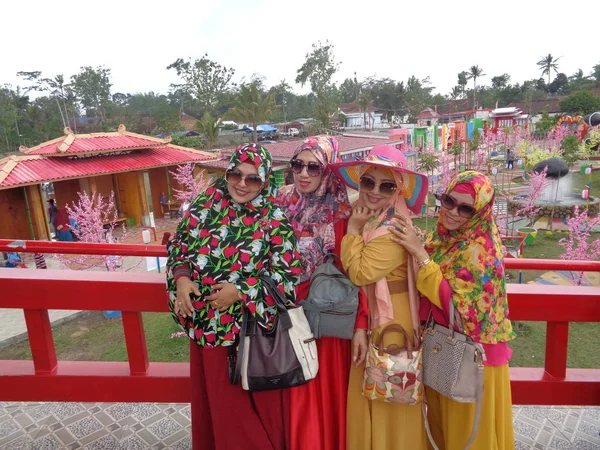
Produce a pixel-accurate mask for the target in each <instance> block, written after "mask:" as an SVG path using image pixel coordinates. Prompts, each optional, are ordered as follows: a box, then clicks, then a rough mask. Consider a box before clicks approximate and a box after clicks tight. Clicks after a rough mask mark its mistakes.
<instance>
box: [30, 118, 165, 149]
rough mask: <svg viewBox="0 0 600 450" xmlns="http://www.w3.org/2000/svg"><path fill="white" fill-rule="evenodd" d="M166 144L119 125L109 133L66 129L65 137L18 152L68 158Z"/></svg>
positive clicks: (163, 141)
mask: <svg viewBox="0 0 600 450" xmlns="http://www.w3.org/2000/svg"><path fill="white" fill-rule="evenodd" d="M168 142H170V139H157V138H154V137H150V136H144V135H141V134H136V133H131V132H128V131H126V129H125V127H124V126H123V125H120V126H119V131H116V132H110V133H91V134H74V133H73V132H72V131H71V129H70V128H66V129H65V136H61V137H59V138H57V139H53V140H51V141H48V142H43V143H41V144H39V145H36V146H35V147H32V148H26V147H21V149H20V150H21V152H23V153H25V154H26V155H47V156H69V155H74V154H86V153H102V152H114V151H122V150H133V149H142V148H152V147H161V146H164V145H165V144H167V143H168Z"/></svg>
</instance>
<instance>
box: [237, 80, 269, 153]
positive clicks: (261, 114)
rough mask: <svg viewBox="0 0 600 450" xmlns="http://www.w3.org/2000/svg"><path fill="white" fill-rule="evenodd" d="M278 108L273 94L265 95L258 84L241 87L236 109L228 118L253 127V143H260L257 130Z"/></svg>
mask: <svg viewBox="0 0 600 450" xmlns="http://www.w3.org/2000/svg"><path fill="white" fill-rule="evenodd" d="M275 108H276V106H275V103H274V102H273V96H272V95H271V94H266V95H263V93H262V92H260V90H259V89H258V87H257V86H256V84H254V83H252V84H250V85H242V86H240V92H239V93H238V96H237V98H236V101H235V107H233V108H231V109H230V110H229V112H228V113H227V117H231V118H232V119H234V120H238V121H240V122H246V123H249V124H251V125H252V128H253V131H252V141H253V142H258V138H257V133H256V128H257V127H258V124H259V123H261V122H264V121H265V120H267V119H268V118H269V117H270V116H271V114H272V113H273V110H274V109H275Z"/></svg>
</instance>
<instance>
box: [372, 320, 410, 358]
mask: <svg viewBox="0 0 600 450" xmlns="http://www.w3.org/2000/svg"><path fill="white" fill-rule="evenodd" d="M393 331H397V332H399V333H402V334H403V335H404V339H405V340H406V349H407V352H408V357H409V358H412V352H413V350H414V347H413V345H412V342H411V341H410V339H409V338H408V333H407V332H406V330H405V329H404V328H403V327H402V325H400V324H397V323H393V324H391V325H388V326H387V327H385V328H384V329H383V330H381V333H379V336H378V337H377V342H375V348H376V349H377V352H378V353H379V354H380V355H381V354H382V353H387V354H393V355H396V354H398V353H399V352H400V350H402V349H401V347H399V346H397V345H394V347H392V348H393V349H394V350H396V349H397V350H398V351H397V352H391V351H386V349H385V348H384V347H383V336H384V335H385V334H387V333H389V332H393Z"/></svg>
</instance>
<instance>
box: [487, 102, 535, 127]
mask: <svg viewBox="0 0 600 450" xmlns="http://www.w3.org/2000/svg"><path fill="white" fill-rule="evenodd" d="M489 120H490V121H492V125H491V127H490V128H491V129H492V130H493V131H494V132H495V131H496V130H498V129H499V128H511V127H514V126H519V127H524V128H527V127H528V125H529V114H525V113H523V111H521V110H520V109H519V108H516V107H514V106H511V107H507V108H496V109H494V110H493V111H492V112H490V115H489Z"/></svg>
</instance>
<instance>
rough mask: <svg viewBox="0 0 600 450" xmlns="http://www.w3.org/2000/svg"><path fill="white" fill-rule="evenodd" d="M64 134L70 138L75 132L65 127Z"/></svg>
mask: <svg viewBox="0 0 600 450" xmlns="http://www.w3.org/2000/svg"><path fill="white" fill-rule="evenodd" d="M63 133H64V135H65V136H68V135H70V134H73V130H71V127H64V128H63Z"/></svg>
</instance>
